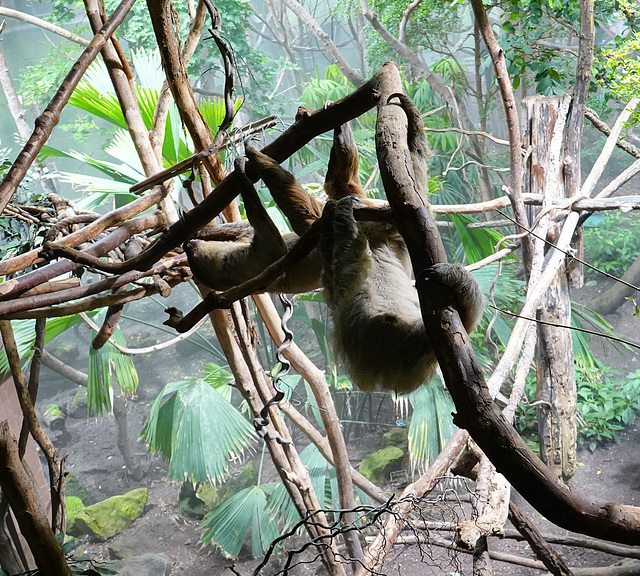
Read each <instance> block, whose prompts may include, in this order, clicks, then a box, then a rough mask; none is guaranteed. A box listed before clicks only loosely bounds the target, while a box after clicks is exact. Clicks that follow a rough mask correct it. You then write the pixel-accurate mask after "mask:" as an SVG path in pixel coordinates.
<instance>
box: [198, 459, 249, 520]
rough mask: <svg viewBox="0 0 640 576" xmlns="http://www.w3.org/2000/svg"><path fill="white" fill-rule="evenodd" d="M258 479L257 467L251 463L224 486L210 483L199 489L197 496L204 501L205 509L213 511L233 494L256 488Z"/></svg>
mask: <svg viewBox="0 0 640 576" xmlns="http://www.w3.org/2000/svg"><path fill="white" fill-rule="evenodd" d="M257 479H258V471H257V470H256V466H255V464H254V463H253V462H252V461H249V462H248V463H247V465H246V466H245V467H244V468H243V469H242V471H241V472H240V474H238V475H237V476H236V477H235V478H231V479H229V480H228V481H227V482H225V483H224V484H220V485H217V486H214V485H213V484H209V483H207V484H202V485H201V486H200V487H199V488H198V492H197V495H198V498H199V499H200V500H203V501H204V507H205V509H206V510H207V511H209V510H213V509H214V508H216V507H217V506H220V504H222V503H223V502H224V501H225V500H227V499H228V498H229V497H231V496H233V494H236V493H237V492H240V490H244V489H245V488H249V487H250V486H255V483H256V480H257Z"/></svg>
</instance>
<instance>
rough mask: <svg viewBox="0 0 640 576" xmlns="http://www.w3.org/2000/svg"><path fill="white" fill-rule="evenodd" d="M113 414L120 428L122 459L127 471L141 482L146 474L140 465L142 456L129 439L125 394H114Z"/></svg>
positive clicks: (119, 446)
mask: <svg viewBox="0 0 640 576" xmlns="http://www.w3.org/2000/svg"><path fill="white" fill-rule="evenodd" d="M113 416H114V417H115V419H116V427H117V429H118V450H120V454H122V459H123V460H124V464H125V466H126V467H127V472H128V473H129V474H131V478H132V479H133V480H135V481H136V482H140V480H142V477H143V476H144V474H143V472H142V468H141V467H140V458H138V457H137V456H136V454H135V453H134V451H133V449H132V448H131V442H130V441H129V426H128V423H127V404H126V401H125V399H124V396H121V395H120V394H118V395H115V394H114V396H113Z"/></svg>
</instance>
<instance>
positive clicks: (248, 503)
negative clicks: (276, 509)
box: [200, 486, 280, 557]
mask: <svg viewBox="0 0 640 576" xmlns="http://www.w3.org/2000/svg"><path fill="white" fill-rule="evenodd" d="M266 504H267V495H266V493H265V490H264V489H263V488H262V487H260V486H251V487H249V488H245V489H244V490H241V491H240V492H238V493H237V494H234V495H233V496H231V497H230V498H229V499H228V500H226V501H225V502H223V503H222V504H221V505H220V506H218V507H217V508H215V509H213V510H212V511H211V512H209V513H208V514H207V515H206V516H205V517H204V521H203V523H202V525H201V526H200V528H202V529H204V530H205V532H204V534H203V535H202V538H201V542H202V543H203V544H211V543H212V542H214V543H216V544H217V545H218V546H220V548H222V549H223V550H224V551H225V552H226V553H227V554H229V555H230V556H233V557H236V556H238V554H239V553H240V550H241V548H242V544H243V543H244V540H245V538H246V535H247V531H248V530H249V527H251V553H252V554H253V555H254V556H258V555H259V554H262V553H263V552H265V551H266V550H267V549H268V548H269V544H271V542H273V540H275V539H276V538H277V537H278V536H280V531H279V530H278V526H277V524H276V523H275V521H274V520H273V519H272V518H271V517H270V516H269V514H268V513H267V507H266Z"/></svg>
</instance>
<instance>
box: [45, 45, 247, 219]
mask: <svg viewBox="0 0 640 576" xmlns="http://www.w3.org/2000/svg"><path fill="white" fill-rule="evenodd" d="M132 64H133V68H134V70H135V72H136V77H137V82H136V83H135V90H136V95H137V99H138V105H139V107H140V112H141V114H142V118H143V121H144V123H145V125H146V127H147V128H148V129H150V128H151V126H152V124H153V115H154V111H155V109H156V105H157V103H158V97H159V94H160V88H161V87H162V82H163V80H164V73H163V72H162V67H161V62H160V55H159V52H158V50H144V49H139V50H135V51H133V52H132ZM69 104H70V105H71V106H74V107H76V108H78V109H79V110H83V111H85V112H88V113H89V114H90V116H89V118H91V119H92V121H93V123H94V125H95V122H96V121H97V120H98V119H99V120H103V121H105V122H107V123H108V125H110V126H111V127H112V129H113V128H115V133H114V134H113V136H112V137H111V138H110V141H109V144H108V145H107V146H106V147H105V153H106V154H107V155H108V156H110V157H111V158H114V159H115V160H116V161H117V162H115V163H114V162H110V161H107V160H103V159H96V158H94V157H93V156H91V155H88V154H85V153H82V152H77V151H73V150H72V151H62V150H59V149H56V148H53V147H51V146H45V147H44V148H43V150H42V152H41V153H40V157H41V158H47V157H65V158H74V159H76V160H79V161H81V162H82V163H83V164H85V165H86V166H88V167H91V168H93V169H95V170H97V171H98V172H100V173H101V174H102V177H97V176H95V175H94V174H91V175H90V174H83V173H81V172H73V173H70V172H61V174H60V179H61V181H63V182H67V183H70V184H71V185H73V186H74V187H78V188H80V189H81V190H83V191H84V192H85V193H86V194H87V196H86V197H85V198H83V199H82V200H81V201H80V202H79V205H81V206H82V207H83V208H85V209H87V210H93V209H95V208H97V207H98V206H99V205H101V204H102V203H104V202H105V201H107V200H109V199H111V198H115V199H116V205H117V206H121V205H123V204H126V203H128V202H130V201H132V200H134V199H135V198H136V196H135V195H133V194H131V193H130V192H129V188H130V187H131V185H132V184H135V183H136V182H139V181H140V180H143V179H144V178H145V174H144V171H143V169H142V164H141V162H140V160H139V157H138V154H137V152H136V150H135V147H134V144H133V141H132V140H131V136H130V135H129V133H128V131H127V130H126V128H127V126H126V122H125V119H124V115H123V113H122V109H121V108H120V104H119V101H118V98H117V96H116V94H115V92H114V90H113V87H112V85H111V81H110V78H109V73H108V71H107V68H106V66H105V64H104V63H103V62H102V61H96V62H94V63H93V64H92V65H91V66H90V67H89V70H88V71H87V72H86V74H85V76H84V77H83V80H82V81H81V82H80V83H79V84H78V86H77V87H76V89H75V90H74V92H73V94H72V95H71V97H70V99H69ZM241 105H242V100H241V99H239V98H238V99H236V101H235V108H236V111H237V110H238V109H239V108H240V106H241ZM198 109H199V111H200V114H202V116H203V118H204V120H205V122H206V123H207V125H208V126H210V127H211V130H212V137H213V136H215V133H216V131H217V127H218V126H220V124H221V123H222V121H223V119H224V114H225V109H224V101H223V100H222V99H220V98H213V99H204V100H202V101H201V102H200V104H199V105H198ZM85 121H86V118H85ZM96 128H97V127H96ZM162 154H163V162H164V164H165V166H167V167H168V166H170V165H173V164H175V163H177V162H179V161H181V160H184V159H185V158H188V157H189V156H191V155H192V154H193V150H192V143H191V139H190V138H189V137H188V135H187V134H186V132H185V130H184V127H183V126H182V124H181V122H180V116H179V114H178V112H177V110H176V108H175V106H174V105H172V106H171V107H170V109H169V113H168V117H167V123H166V130H165V135H164V142H163V147H162Z"/></svg>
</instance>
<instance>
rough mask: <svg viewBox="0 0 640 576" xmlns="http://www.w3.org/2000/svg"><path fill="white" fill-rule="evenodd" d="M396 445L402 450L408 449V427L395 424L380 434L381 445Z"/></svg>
mask: <svg viewBox="0 0 640 576" xmlns="http://www.w3.org/2000/svg"><path fill="white" fill-rule="evenodd" d="M387 446H396V447H397V448H400V450H402V451H403V452H405V453H406V452H408V451H409V428H401V427H400V426H395V427H394V428H391V430H389V431H388V432H385V433H384V434H383V436H382V447H383V448H386V447H387Z"/></svg>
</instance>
